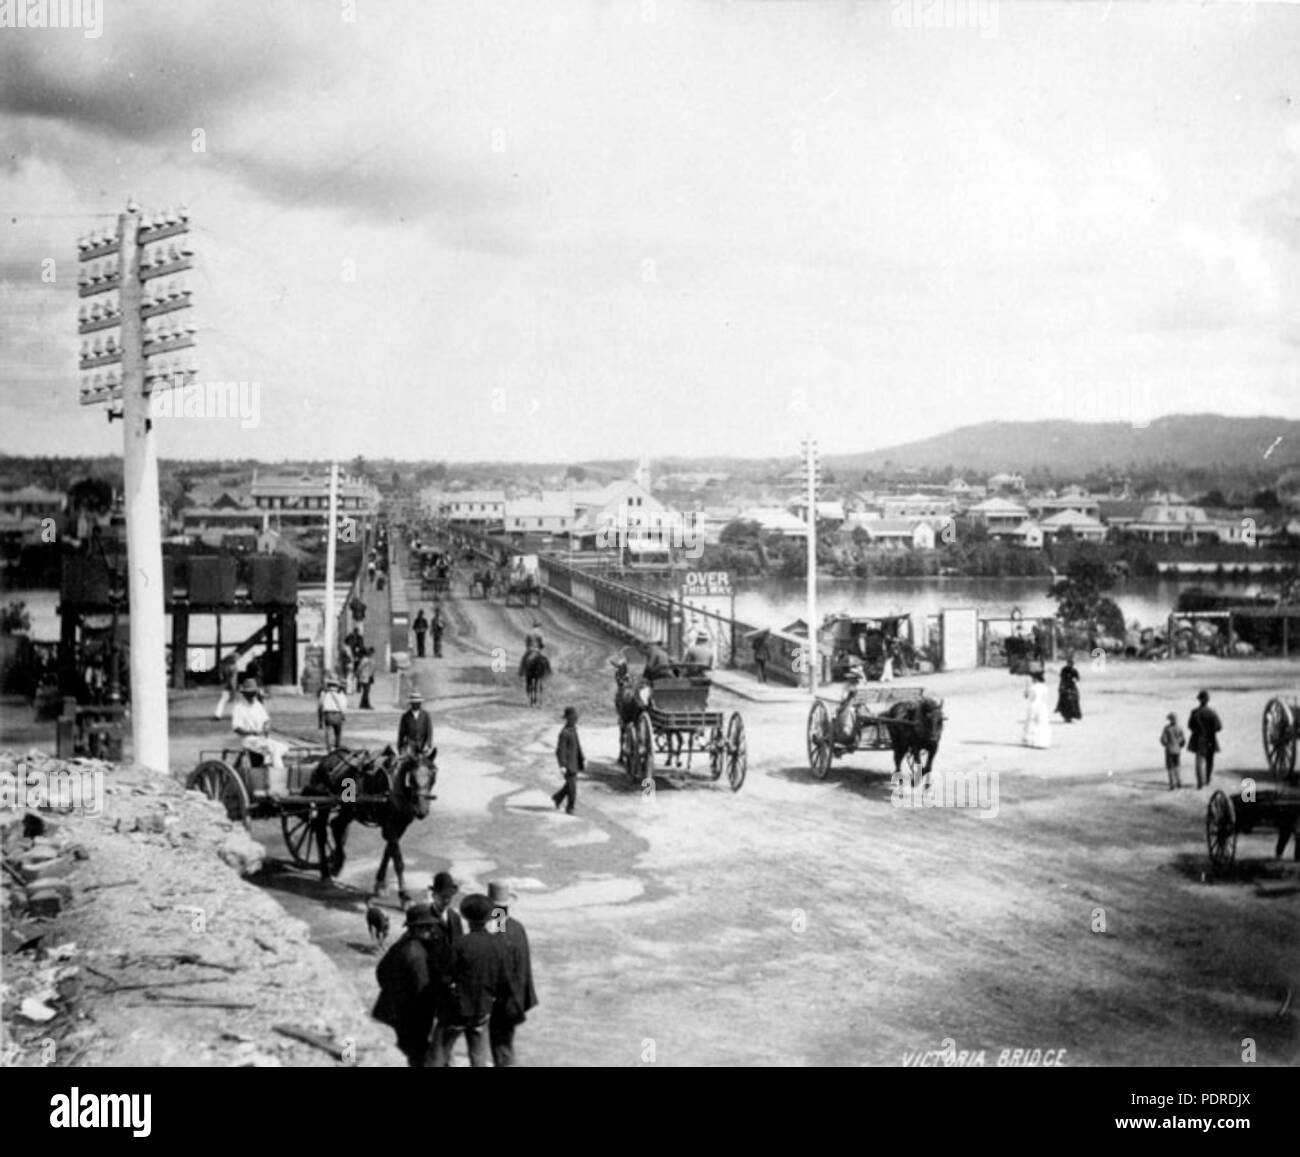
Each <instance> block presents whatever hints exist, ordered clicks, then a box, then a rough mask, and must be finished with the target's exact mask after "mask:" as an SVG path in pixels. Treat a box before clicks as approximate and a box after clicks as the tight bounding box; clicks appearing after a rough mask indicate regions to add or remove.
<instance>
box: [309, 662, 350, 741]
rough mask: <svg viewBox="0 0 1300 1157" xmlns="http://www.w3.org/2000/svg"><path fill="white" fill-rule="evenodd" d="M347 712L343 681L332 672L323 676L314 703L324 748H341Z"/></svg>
mask: <svg viewBox="0 0 1300 1157" xmlns="http://www.w3.org/2000/svg"><path fill="white" fill-rule="evenodd" d="M347 711H348V697H347V696H346V695H344V694H343V681H342V680H341V679H340V678H339V677H338V676H337V675H335V674H334V673H333V672H331V673H330V674H328V675H326V676H325V686H324V687H323V688H322V689H321V693H320V699H319V700H318V701H317V703H316V726H317V727H319V728H321V729H322V730H323V731H324V732H325V746H326V747H328V748H329V749H330V750H331V751H333V750H334V749H335V748H336V747H342V746H343V720H344V718H345V717H346V715H347Z"/></svg>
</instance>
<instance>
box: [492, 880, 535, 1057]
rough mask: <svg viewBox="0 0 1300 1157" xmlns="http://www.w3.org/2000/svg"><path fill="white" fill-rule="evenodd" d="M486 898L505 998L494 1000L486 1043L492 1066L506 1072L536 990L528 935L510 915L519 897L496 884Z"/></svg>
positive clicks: (532, 1004) (503, 886)
mask: <svg viewBox="0 0 1300 1157" xmlns="http://www.w3.org/2000/svg"><path fill="white" fill-rule="evenodd" d="M488 899H489V900H490V901H491V902H492V917H493V919H494V920H495V921H496V934H497V941H498V943H499V944H500V946H501V950H502V952H501V954H502V956H503V957H504V960H505V975H506V995H504V996H501V997H499V998H498V999H497V1001H496V1003H495V1004H494V1005H493V1006H492V1015H491V1017H490V1018H489V1019H488V1041H489V1043H490V1044H491V1046H492V1063H493V1064H494V1065H495V1066H496V1067H497V1068H498V1069H506V1068H509V1067H510V1066H511V1065H513V1064H514V1063H515V1029H516V1028H518V1027H519V1026H520V1025H521V1024H523V1023H524V1021H525V1020H526V1019H527V1013H528V1010H529V1009H530V1008H535V1007H536V1006H537V991H536V989H534V988H533V962H532V956H531V955H530V953H529V951H528V934H527V933H526V932H525V931H524V926H523V925H522V924H520V923H519V921H518V920H515V919H513V918H512V917H511V915H510V905H511V904H513V903H514V901H515V900H516V899H518V897H517V896H516V895H515V893H514V892H513V891H511V890H510V887H509V886H508V885H506V884H503V883H498V884H489V885H488Z"/></svg>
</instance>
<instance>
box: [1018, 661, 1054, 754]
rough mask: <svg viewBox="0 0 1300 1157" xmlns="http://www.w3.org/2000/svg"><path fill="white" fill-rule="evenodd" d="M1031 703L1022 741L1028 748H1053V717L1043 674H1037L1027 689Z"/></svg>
mask: <svg viewBox="0 0 1300 1157" xmlns="http://www.w3.org/2000/svg"><path fill="white" fill-rule="evenodd" d="M1025 698H1026V699H1027V700H1028V701H1029V706H1028V710H1027V711H1026V713H1025V729H1024V735H1023V738H1022V740H1021V742H1022V743H1024V745H1025V746H1026V747H1040V748H1041V747H1051V746H1052V717H1051V714H1050V712H1049V710H1048V707H1047V684H1046V682H1044V680H1043V675H1042V673H1041V672H1035V674H1034V676H1033V678H1032V679H1030V681H1029V686H1028V687H1026V688H1025Z"/></svg>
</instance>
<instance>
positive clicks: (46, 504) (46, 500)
mask: <svg viewBox="0 0 1300 1157" xmlns="http://www.w3.org/2000/svg"><path fill="white" fill-rule="evenodd" d="M67 505H68V499H67V496H66V495H65V494H64V493H63V492H62V491H59V490H43V489H42V488H41V487H39V486H23V487H21V488H19V489H18V490H0V518H4V519H5V520H6V521H10V520H15V519H29V518H35V519H38V520H39V519H42V518H58V516H59V515H60V514H62V513H63V511H64V510H65V509H66V508H67Z"/></svg>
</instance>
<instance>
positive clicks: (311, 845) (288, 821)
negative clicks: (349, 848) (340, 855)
mask: <svg viewBox="0 0 1300 1157" xmlns="http://www.w3.org/2000/svg"><path fill="white" fill-rule="evenodd" d="M318 810H319V809H318V808H317V807H316V806H314V805H311V806H308V807H305V808H295V809H294V810H293V811H286V812H281V813H280V830H281V831H282V832H283V833H284V846H285V847H286V848H288V849H289V855H291V856H292V857H293V862H294V863H295V864H296V865H297V866H298V867H300V868H319V867H320V856H319V854H318V852H317V848H316V836H315V833H314V832H313V831H312V821H313V820H314V819H315V817H316V812H317V811H318ZM337 847H338V845H337V843H336V842H335V839H334V832H333V830H332V829H331V828H330V826H329V824H326V825H325V856H326V859H327V860H329V859H332V858H333V856H334V852H335V849H336V848H337Z"/></svg>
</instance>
